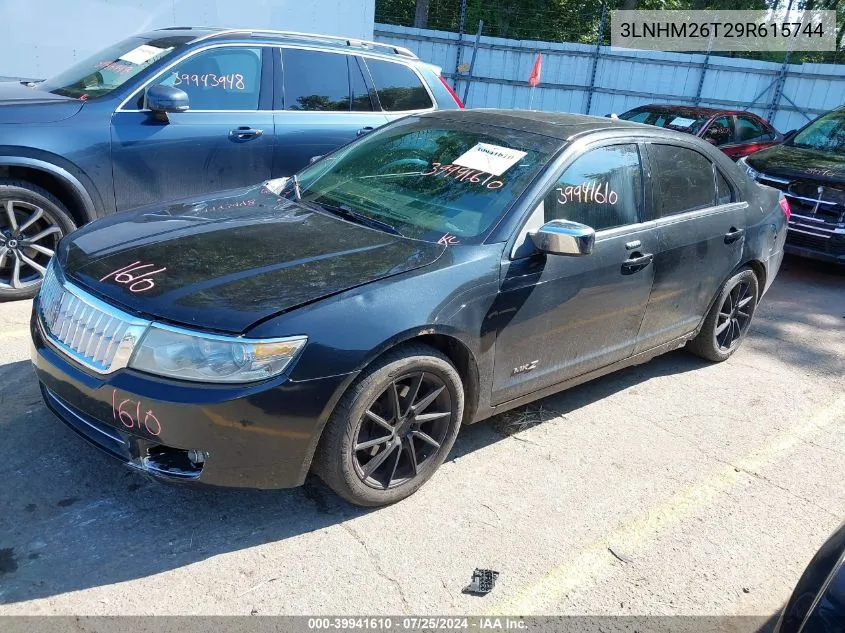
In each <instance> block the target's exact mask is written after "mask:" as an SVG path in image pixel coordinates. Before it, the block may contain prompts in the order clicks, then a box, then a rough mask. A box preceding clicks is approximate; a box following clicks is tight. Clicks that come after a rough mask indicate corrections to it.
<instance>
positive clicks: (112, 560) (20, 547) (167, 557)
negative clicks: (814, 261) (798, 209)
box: [0, 262, 845, 604]
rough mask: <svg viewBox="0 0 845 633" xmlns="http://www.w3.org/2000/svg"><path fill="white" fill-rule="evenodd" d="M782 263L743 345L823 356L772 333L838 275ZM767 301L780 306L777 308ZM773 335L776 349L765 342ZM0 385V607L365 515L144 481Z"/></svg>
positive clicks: (576, 403) (835, 283)
mask: <svg viewBox="0 0 845 633" xmlns="http://www.w3.org/2000/svg"><path fill="white" fill-rule="evenodd" d="M788 264H789V265H788V267H787V270H785V275H784V280H783V281H782V280H780V279H779V280H778V282H776V284H775V286H774V287H773V289H772V291H771V294H772V306H769V307H767V306H766V305H765V304H764V305H763V306H761V314H760V316H761V317H762V318H761V319H759V322H758V323H757V325H756V326H755V331H754V336H753V338H752V340H751V341H749V343H751V344H752V345H755V346H757V347H758V348H760V349H763V350H768V349H770V348H771V349H772V350H774V351H775V352H776V353H778V354H779V355H780V356H781V357H785V358H786V359H787V362H795V363H801V364H803V363H816V362H828V363H829V362H831V359H830V358H829V357H828V356H827V355H828V353H827V352H825V351H824V350H815V349H814V350H813V351H811V352H810V351H807V350H804V349H803V347H804V344H805V343H806V341H800V340H792V339H789V337H780V335H781V334H782V333H783V332H782V331H781V329H780V328H787V327H788V326H789V322H790V321H794V322H796V323H801V324H804V325H805V326H806V325H810V326H811V327H826V326H827V325H828V320H829V319H832V318H834V317H835V318H838V319H839V324H840V327H841V323H842V316H843V315H845V311H843V304H842V299H841V298H838V297H841V295H842V293H841V284H842V283H843V280H845V277H841V276H839V277H837V276H830V275H828V273H827V272H824V271H820V270H815V269H813V268H807V269H805V268H804V267H802V266H801V265H800V264H796V263H795V262H788ZM807 283H809V284H816V285H819V286H820V287H821V290H820V295H821V296H820V297H818V298H812V297H811V298H810V299H807V300H804V299H802V300H801V301H800V302H799V301H798V300H796V299H795V298H794V297H795V294H796V293H795V289H796V288H800V286H801V285H803V284H807ZM796 284H798V285H796ZM781 286H783V288H781ZM810 294H812V293H810ZM790 301H792V302H793V303H795V306H794V310H791V309H790V304H789V302H790ZM778 302H780V303H783V304H784V305H785V308H786V309H787V310H790V311H788V312H787V313H783V310H782V309H781V308H780V307H778ZM831 310H833V311H834V312H831ZM837 310H838V312H836V311H837ZM818 319H821V320H818ZM809 335H810V336H812V330H811V331H810V332H809ZM805 336H806V334H805ZM773 337H778V338H777V340H778V341H779V342H778V343H777V344H776V347H771V346H772V345H775V344H774V343H770V342H769V339H770V338H773ZM773 353H774V352H773ZM704 366H707V364H706V363H704V362H703V361H701V360H699V359H697V358H695V357H693V356H690V355H688V354H686V353H684V352H683V351H677V352H673V353H670V354H667V355H665V356H663V357H661V358H658V359H655V360H654V361H652V362H650V363H648V364H645V365H641V366H638V367H632V368H630V369H626V370H623V371H620V372H617V373H615V374H611V375H609V376H607V377H605V378H602V379H599V380H596V381H593V382H591V383H588V384H585V385H582V386H580V387H576V388H574V389H571V390H569V391H568V392H566V394H565V395H556V396H552V397H550V398H546V399H544V400H542V401H539V402H538V403H536V404H534V405H529V406H528V407H522V408H521V409H517V410H515V411H514V412H511V413H510V414H506V415H503V416H497V418H494V419H493V420H491V421H489V422H487V423H482V424H478V425H474V426H471V427H467V428H465V429H464V430H463V431H462V433H461V435H460V436H459V438H458V441H457V443H456V445H455V448H454V450H453V452H452V455H451V456H450V459H461V458H462V457H463V456H465V455H468V454H470V453H472V452H473V451H476V450H479V449H481V448H483V447H485V446H488V445H490V444H492V443H494V442H497V441H500V440H501V439H503V438H504V437H506V436H508V435H511V434H513V433H518V432H519V431H520V430H522V428H527V427H528V426H531V425H533V424H536V423H541V422H542V421H544V420H547V419H551V418H554V417H557V416H559V415H566V414H567V413H568V412H571V411H574V410H576V409H579V408H580V407H583V406H585V405H587V404H590V403H593V402H595V401H597V400H600V399H602V398H604V397H607V396H609V395H611V394H614V393H616V392H618V391H620V390H624V389H627V388H629V387H632V386H634V385H637V384H639V383H642V382H645V381H648V380H650V379H652V378H655V377H658V376H665V375H670V374H672V375H675V374H680V373H683V372H688V371H695V370H697V369H700V368H702V367H704ZM0 386H2V391H0V478H2V483H0V486H2V491H3V493H2V497H0V604H9V603H15V602H20V601H23V600H30V599H35V598H43V597H48V596H52V595H57V594H62V593H66V592H70V591H76V590H81V589H86V588H90V587H97V586H103V585H110V584H113V583H117V582H123V581H127V580H132V579H135V578H141V577H146V576H150V575H154V574H157V573H160V572H164V571H167V570H170V569H174V568H178V567H181V566H185V565H189V564H191V563H194V562H197V561H201V560H204V559H207V558H210V557H213V556H216V555H218V554H223V553H226V552H231V551H237V550H242V549H245V548H250V547H254V546H257V545H262V544H264V543H268V542H275V541H281V540H284V539H288V538H291V537H295V536H297V535H301V534H305V533H308V532H312V531H314V530H319V529H321V528H325V527H327V526H330V525H333V524H336V523H340V522H343V521H346V520H348V519H350V518H353V517H356V516H360V515H361V514H363V513H365V512H370V511H368V510H362V509H359V508H356V507H353V506H351V505H349V504H346V503H345V502H343V501H341V500H339V499H338V498H337V497H336V496H335V495H334V494H333V493H332V492H331V491H330V490H328V489H327V488H326V487H325V486H324V485H323V484H322V483H321V482H320V481H319V480H316V479H313V478H312V479H309V480H308V482H307V483H306V485H305V486H303V487H302V488H299V489H294V490H280V491H252V490H214V489H193V488H192V489H188V488H177V487H169V486H164V485H161V484H159V483H156V482H152V481H149V480H147V479H145V478H143V477H142V476H140V475H139V474H137V473H136V472H134V471H129V470H128V469H125V468H124V467H122V466H121V465H119V464H117V463H115V462H113V461H112V460H111V459H110V458H108V457H106V456H104V455H102V454H100V453H99V452H98V451H96V450H95V449H94V448H92V447H90V446H88V445H87V444H85V443H84V442H83V440H81V439H79V438H78V437H77V436H76V435H74V434H73V433H72V432H71V431H69V430H67V429H65V428H63V427H62V426H61V424H60V423H59V422H58V421H57V420H56V419H55V418H54V417H53V416H52V414H51V413H49V412H48V411H47V410H46V409H45V407H44V406H43V404H42V403H41V399H40V394H39V391H38V388H37V385H36V381H35V377H34V374H33V373H32V370H31V368H30V366H29V363H28V362H26V361H23V362H16V363H12V364H9V365H6V366H2V367H0ZM409 503H413V501H410V502H409Z"/></svg>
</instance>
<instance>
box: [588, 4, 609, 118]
mask: <svg viewBox="0 0 845 633" xmlns="http://www.w3.org/2000/svg"><path fill="white" fill-rule="evenodd" d="M606 19H607V3H606V2H602V3H601V21H600V22H599V33H598V37H597V38H596V50H595V52H594V53H593V69H592V71H591V72H590V85H589V86H588V87H587V110H586V112H585V114H590V108H591V107H592V105H593V88H595V85H596V71H597V70H598V67H599V55H600V54H601V41H602V38H603V37H604V21H605V20H606Z"/></svg>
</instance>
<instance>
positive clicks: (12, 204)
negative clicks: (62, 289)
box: [0, 178, 76, 301]
mask: <svg viewBox="0 0 845 633" xmlns="http://www.w3.org/2000/svg"><path fill="white" fill-rule="evenodd" d="M75 229H76V224H74V222H73V219H72V218H71V215H70V213H69V212H68V210H67V208H66V207H65V206H64V205H63V204H62V203H61V202H60V201H59V200H58V199H56V197H55V196H53V194H51V193H50V192H49V191H47V190H45V189H42V188H41V187H39V186H37V185H34V184H32V183H30V182H26V181H24V180H9V179H6V178H3V179H0V301H9V300H16V299H30V298H32V297H34V296H35V295H36V293H37V292H38V289H39V288H40V287H41V281H42V279H43V278H44V271H45V268H46V267H47V264H48V262H49V261H50V258H51V257H52V256H53V253H54V252H55V250H56V246H57V245H58V243H59V240H60V239H61V238H62V237H63V236H65V235H67V234H68V233H70V232H71V231H73V230H75Z"/></svg>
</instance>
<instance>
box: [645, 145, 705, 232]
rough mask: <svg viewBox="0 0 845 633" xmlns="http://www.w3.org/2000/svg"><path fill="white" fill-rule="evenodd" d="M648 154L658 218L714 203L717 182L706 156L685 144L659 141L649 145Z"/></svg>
mask: <svg viewBox="0 0 845 633" xmlns="http://www.w3.org/2000/svg"><path fill="white" fill-rule="evenodd" d="M649 154H650V155H651V158H652V159H653V162H654V167H655V170H654V171H655V176H654V178H653V187H654V191H655V196H654V199H655V207H656V209H655V210H656V212H657V217H659V218H665V217H667V216H670V215H675V214H677V213H684V212H685V211H694V210H696V209H703V208H705V207H711V206H713V204H714V203H715V201H716V183H715V180H714V177H713V163H711V162H710V161H709V160H708V159H707V158H705V157H704V156H702V155H701V154H699V153H698V152H696V151H693V150H691V149H687V148H686V147H677V146H675V145H661V144H658V143H654V144H652V145H650V146H649ZM650 219H651V218H650Z"/></svg>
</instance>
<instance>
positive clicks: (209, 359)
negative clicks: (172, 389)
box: [129, 323, 308, 383]
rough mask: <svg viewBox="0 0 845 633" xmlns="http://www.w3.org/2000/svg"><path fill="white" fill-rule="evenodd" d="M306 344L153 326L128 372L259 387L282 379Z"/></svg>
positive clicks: (296, 339)
mask: <svg viewBox="0 0 845 633" xmlns="http://www.w3.org/2000/svg"><path fill="white" fill-rule="evenodd" d="M307 340H308V337H307V336H291V337H286V338H278V339H248V338H241V337H234V336H218V335H215V334H203V333H201V332H190V331H186V330H182V329H179V328H172V327H168V326H164V325H161V324H156V323H154V324H153V325H151V326H150V327H149V328H148V329H147V332H146V334H144V337H143V338H142V339H141V342H140V343H139V344H138V347H137V348H136V350H135V353H134V355H133V356H132V359H131V360H130V361H129V366H130V367H132V368H133V369H138V370H140V371H145V372H148V373H150V374H157V375H159V376H168V377H170V378H178V379H180V380H194V381H198V382H220V383H227V382H229V383H242V382H255V381H258V380H265V379H267V378H271V377H273V376H278V375H279V374H281V373H282V372H283V371H284V370H285V368H287V366H288V365H290V363H291V362H292V361H293V359H294V358H296V356H297V354H298V353H299V352H300V350H301V349H302V348H303V347H304V346H305V343H306V341H307Z"/></svg>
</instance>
